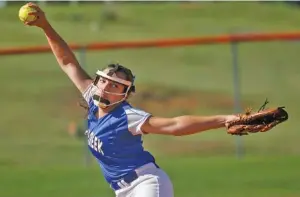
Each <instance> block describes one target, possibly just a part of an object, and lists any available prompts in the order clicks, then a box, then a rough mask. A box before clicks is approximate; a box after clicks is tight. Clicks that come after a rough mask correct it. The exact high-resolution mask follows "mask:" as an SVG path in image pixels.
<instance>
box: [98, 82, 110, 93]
mask: <svg viewBox="0 0 300 197" xmlns="http://www.w3.org/2000/svg"><path fill="white" fill-rule="evenodd" d="M105 92H109V83H108V82H107V81H106V82H105V83H102V84H101V85H100V86H99V87H98V93H100V94H105Z"/></svg>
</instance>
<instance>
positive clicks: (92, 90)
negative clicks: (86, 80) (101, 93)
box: [82, 83, 97, 103]
mask: <svg viewBox="0 0 300 197" xmlns="http://www.w3.org/2000/svg"><path fill="white" fill-rule="evenodd" d="M96 89H97V88H96V87H95V86H94V84H93V83H91V84H90V85H89V86H88V87H87V88H86V89H85V90H84V91H83V93H82V96H83V98H84V99H85V101H86V102H87V103H89V102H90V100H91V98H92V96H93V95H94V93H95V92H96Z"/></svg>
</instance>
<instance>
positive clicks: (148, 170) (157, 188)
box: [115, 163, 174, 197]
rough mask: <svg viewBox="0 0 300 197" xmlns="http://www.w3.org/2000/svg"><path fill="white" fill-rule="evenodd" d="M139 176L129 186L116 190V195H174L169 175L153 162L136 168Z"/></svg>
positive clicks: (117, 196)
mask: <svg viewBox="0 0 300 197" xmlns="http://www.w3.org/2000/svg"><path fill="white" fill-rule="evenodd" d="M136 172H137V174H138V178H137V179H136V180H134V181H133V182H132V183H131V184H130V185H129V186H127V187H124V188H122V189H119V190H116V191H115V194H116V197H174V191H173V185H172V182H171V180H170V178H169V176H168V175H167V174H166V173H165V172H164V171H163V170H162V169H160V168H157V167H156V166H155V165H154V164H153V163H150V164H146V165H144V166H142V167H140V168H139V169H137V170H136Z"/></svg>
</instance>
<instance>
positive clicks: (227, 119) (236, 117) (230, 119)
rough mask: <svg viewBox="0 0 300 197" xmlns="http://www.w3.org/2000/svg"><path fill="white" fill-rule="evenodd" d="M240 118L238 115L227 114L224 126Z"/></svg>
mask: <svg viewBox="0 0 300 197" xmlns="http://www.w3.org/2000/svg"><path fill="white" fill-rule="evenodd" d="M238 119H239V117H238V116H237V115H227V116H225V122H224V123H225V124H224V126H225V127H226V126H227V123H228V122H231V121H234V120H238Z"/></svg>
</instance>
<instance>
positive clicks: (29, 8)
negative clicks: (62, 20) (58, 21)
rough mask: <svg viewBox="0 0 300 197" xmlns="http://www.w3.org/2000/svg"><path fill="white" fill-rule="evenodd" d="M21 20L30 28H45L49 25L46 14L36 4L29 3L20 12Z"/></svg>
mask: <svg viewBox="0 0 300 197" xmlns="http://www.w3.org/2000/svg"><path fill="white" fill-rule="evenodd" d="M19 18H20V20H21V21H22V22H23V23H24V24H25V25H28V26H37V27H41V28H43V27H45V26H46V25H48V21H47V19H46V16H45V13H44V12H43V10H42V9H41V8H40V7H39V6H38V5H36V4H34V3H31V2H30V3H27V4H25V5H23V6H22V7H21V8H20V10H19Z"/></svg>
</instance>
